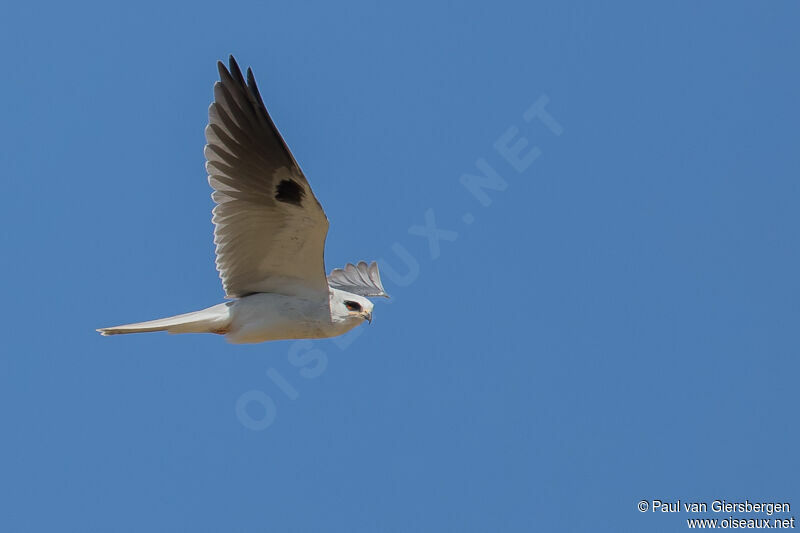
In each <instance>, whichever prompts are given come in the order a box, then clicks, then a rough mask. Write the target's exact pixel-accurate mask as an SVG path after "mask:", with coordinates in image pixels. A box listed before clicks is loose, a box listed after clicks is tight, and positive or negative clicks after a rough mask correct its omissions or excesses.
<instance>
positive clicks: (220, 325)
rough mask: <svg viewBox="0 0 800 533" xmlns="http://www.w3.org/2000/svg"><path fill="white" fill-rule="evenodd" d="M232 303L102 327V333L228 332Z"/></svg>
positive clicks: (105, 334) (104, 334)
mask: <svg viewBox="0 0 800 533" xmlns="http://www.w3.org/2000/svg"><path fill="white" fill-rule="evenodd" d="M230 304H231V302H226V303H222V304H218V305H215V306H213V307H209V308H208V309H203V310H200V311H193V312H191V313H186V314H183V315H176V316H171V317H167V318H159V319H158V320H149V321H147V322H137V323H135V324H123V325H121V326H113V327H109V328H100V329H98V330H97V331H98V332H99V333H100V335H103V336H108V335H122V334H124V333H145V332H149V331H166V332H169V333H227V330H228V328H229V326H230V323H231V316H230Z"/></svg>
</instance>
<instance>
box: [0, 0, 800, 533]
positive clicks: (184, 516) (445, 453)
mask: <svg viewBox="0 0 800 533" xmlns="http://www.w3.org/2000/svg"><path fill="white" fill-rule="evenodd" d="M648 4H649V5H644V4H643V3H640V2H615V3H611V4H609V3H603V5H600V4H599V3H590V2H550V3H540V2H517V3H505V2H491V3H435V4H430V3H405V4H404V6H403V7H394V8H386V7H379V6H376V5H374V4H373V3H366V2H365V3H347V4H344V5H341V4H331V3H323V2H316V3H300V2H298V3H288V2H281V3H252V4H246V3H236V2H233V3H231V4H230V5H228V6H223V5H222V4H220V3H218V2H216V3H210V2H191V3H190V2H174V3H168V2H160V3H149V2H137V3H128V4H124V5H117V4H115V3H111V2H103V3H97V4H87V3H80V2H79V3H55V2H50V3H47V2H45V3H36V2H33V3H28V4H25V5H23V4H22V3H15V4H13V5H12V4H10V5H7V6H6V7H5V14H4V16H3V18H2V20H0V44H1V45H2V50H3V51H4V55H5V62H4V78H5V81H4V83H3V84H2V87H0V96H2V98H0V110H2V116H3V125H4V127H3V128H2V129H0V146H2V149H0V164H1V165H2V169H3V171H2V176H3V178H2V179H3V184H4V189H5V191H6V201H5V214H6V224H5V225H4V229H3V230H2V232H1V233H0V235H1V236H2V247H3V249H4V250H5V256H4V258H5V259H4V260H3V261H2V264H0V269H2V270H1V271H0V273H2V279H4V280H5V282H4V284H3V296H4V300H5V302H6V303H5V305H3V306H2V310H0V318H2V321H3V324H4V326H5V332H4V336H3V339H4V340H3V343H2V346H3V355H2V357H0V415H1V416H2V420H3V425H4V431H3V438H2V439H0V457H2V459H0V472H2V473H1V474H0V501H2V508H3V511H2V519H0V520H2V522H3V527H2V529H3V530H7V531H81V532H86V531H193V532H200V531H242V532H250V531H253V532H255V531H270V532H279V531H291V532H307V531H309V532H310V531H348V532H353V531H364V532H377V531H380V532H383V531H386V532H394V531H398V532H406V531H436V532H440V531H539V530H541V531H679V530H683V529H684V528H685V527H686V524H685V520H686V518H687V517H690V516H689V515H687V514H685V513H682V514H662V513H652V512H647V513H640V512H639V511H637V510H636V504H637V502H638V501H640V500H642V499H648V500H652V499H656V498H658V499H662V500H665V501H667V500H670V501H673V500H677V499H681V500H682V501H693V500H697V501H706V502H709V503H710V502H711V501H712V500H714V499H727V500H729V501H739V500H744V499H745V498H748V499H750V500H751V501H762V500H771V501H781V502H783V501H788V502H790V503H791V504H792V505H793V506H800V488H799V487H798V483H797V476H796V473H797V471H798V469H799V468H800V462H799V461H798V454H797V450H798V449H799V448H800V433H798V429H797V407H798V401H799V400H800V393H799V392H798V388H797V376H798V373H799V372H800V361H799V360H798V356H799V355H800V353H798V347H799V345H800V342H799V339H798V333H797V332H798V327H797V325H798V320H800V303H798V301H800V281H798V272H799V271H800V254H799V253H798V250H799V249H800V248H799V246H800V234H799V233H798V228H800V210H798V204H799V203H800V185H798V173H797V169H798V166H799V164H800V157H798V154H799V153H800V152H799V151H798V150H797V146H798V141H800V134H798V123H800V106H798V103H797V96H798V94H800V75H799V74H800V73H799V72H798V67H797V61H796V56H797V50H798V49H799V47H798V45H800V36H799V35H798V32H797V31H796V30H797V28H796V26H797V24H796V22H797V20H798V15H800V9H798V7H797V4H796V3H793V2H770V3H758V2H705V3H702V5H699V4H697V3H694V2H670V3H663V4H661V5H654V4H652V3H648ZM230 53H233V54H235V55H236V57H237V58H238V60H239V61H240V63H241V64H242V65H247V66H252V67H253V69H254V71H255V74H256V77H257V79H258V81H259V84H260V87H261V93H262V95H263V96H264V99H265V101H266V104H267V107H268V108H269V109H270V111H271V113H272V116H273V118H274V119H275V121H276V123H277V125H278V127H279V128H280V129H281V131H282V132H283V134H284V137H285V138H286V140H287V142H288V144H289V145H290V147H291V148H292V150H293V152H294V155H295V156H296V158H297V159H298V161H299V162H300V164H301V166H302V167H303V169H304V171H305V173H306V174H307V176H308V178H309V180H310V182H311V184H312V186H313V188H314V191H315V193H316V195H317V197H318V198H319V199H320V201H321V203H322V205H323V206H324V207H325V210H326V212H327V214H328V217H329V219H330V221H331V231H330V233H329V235H328V241H327V249H326V260H327V266H328V268H329V269H330V268H334V267H337V266H342V265H343V264H344V263H346V262H348V261H355V260H359V259H367V260H373V259H375V260H379V261H380V262H381V266H382V267H383V272H384V282H385V284H386V287H387V290H388V291H389V292H390V293H391V294H392V296H393V299H392V300H391V301H390V302H388V303H384V302H378V304H377V305H376V310H375V320H374V321H373V324H372V325H371V326H369V327H367V326H364V327H362V328H360V329H358V330H356V334H355V335H351V336H348V337H344V338H343V339H340V340H338V341H331V340H326V341H315V342H314V343H312V344H311V345H305V344H303V345H296V344H294V343H292V342H275V343H268V344H261V345H255V346H232V345H228V344H226V343H225V341H224V339H222V338H220V337H217V336H200V335H181V336H167V335H162V334H158V335H156V334H153V335H141V336H125V337H115V338H101V337H100V336H99V335H97V334H96V333H95V332H94V328H96V327H100V326H107V325H112V324H117V323H122V322H130V321H138V320H145V319H150V318H157V317H160V316H165V315H170V314H176V313H181V312H186V311H190V310H193V309H197V308H201V307H205V306H208V305H212V304H214V303H216V302H218V301H220V300H221V298H222V291H221V287H220V283H219V280H218V278H217V274H216V272H215V270H214V264H213V245H212V238H211V233H212V226H211V221H210V210H211V207H212V203H211V199H210V189H209V187H208V185H207V183H206V177H205V173H204V169H203V163H204V160H203V152H202V148H203V144H204V137H203V128H204V126H205V123H206V119H207V115H206V113H207V107H208V105H209V103H210V101H211V97H212V91H211V87H212V84H213V83H214V81H215V80H216V75H217V74H216V68H215V62H216V61H217V60H218V59H224V58H226V57H227V55H228V54H230ZM537 102H539V103H540V104H543V102H546V105H545V107H544V109H546V111H547V112H548V116H549V120H542V117H543V116H544V115H541V114H539V115H537V116H533V117H531V116H530V115H529V116H528V118H529V119H530V120H526V118H525V116H524V115H525V112H526V110H528V109H529V108H530V107H531V106H532V105H534V104H536V103H537ZM517 142H522V143H527V144H525V145H524V146H523V145H518V146H516V148H511V150H512V152H514V153H517V154H518V156H519V157H521V158H522V161H519V160H517V162H516V168H515V164H512V163H511V162H510V161H512V160H514V156H513V155H509V154H508V153H506V154H505V156H504V155H503V150H504V149H503V146H505V147H509V146H511V147H514V146H515V143H517ZM506 150H509V148H506ZM481 165H482V166H483V168H484V169H485V168H487V166H488V167H489V168H491V169H492V170H493V171H494V172H496V173H497V176H498V177H499V179H500V180H501V182H502V183H503V184H504V187H499V188H501V189H502V190H492V189H481V191H483V193H484V194H485V196H483V195H482V194H477V195H476V194H474V191H472V192H470V190H469V189H468V188H466V187H465V186H464V185H463V183H462V182H463V180H464V178H462V176H464V175H465V174H466V175H475V174H478V172H479V170H478V169H479V167H480V166H481ZM467 180H469V178H467ZM496 183H500V181H496ZM431 215H432V216H433V218H434V219H435V227H436V228H438V231H444V232H445V233H437V235H439V237H440V239H436V240H435V241H434V242H430V241H429V239H428V238H426V236H425V235H426V234H427V232H420V231H417V230H415V229H413V228H414V227H420V226H425V223H426V216H428V217H430V216H431ZM466 215H471V218H470V217H467V218H466V220H471V223H469V224H468V223H466V222H465V216H466ZM429 222H430V220H429ZM419 233H423V235H420V234H419ZM409 265H410V266H409ZM291 350H296V352H295V354H296V355H299V356H300V357H302V356H306V357H309V359H308V360H301V359H297V358H296V357H292V356H291V355H290V352H291ZM310 350H315V351H313V352H312V351H310ZM237 402H238V403H239V404H240V406H242V405H244V407H243V408H242V409H240V410H238V411H237ZM259 402H260V403H259ZM265 406H266V408H265ZM259 421H260V422H261V423H260V424H258V422H259ZM254 427H260V428H261V429H260V430H259V429H253V428H254ZM797 508H800V507H797ZM792 514H794V511H793V512H792ZM702 516H709V517H717V518H725V517H727V516H728V515H725V514H724V513H723V514H721V515H720V514H718V515H714V514H713V513H708V514H707V515H702ZM736 516H737V517H743V516H750V515H736ZM759 516H762V517H763V516H764V515H759Z"/></svg>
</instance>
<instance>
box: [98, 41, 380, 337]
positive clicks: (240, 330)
mask: <svg viewBox="0 0 800 533" xmlns="http://www.w3.org/2000/svg"><path fill="white" fill-rule="evenodd" d="M217 66H218V68H219V76H220V81H218V82H216V83H215V84H214V102H213V103H212V104H211V107H209V109H208V126H207V127H206V141H207V142H208V144H206V148H205V156H206V171H207V172H208V182H209V184H210V185H211V187H212V188H213V189H214V192H213V194H212V195H211V197H212V198H213V199H214V202H215V203H216V204H217V205H216V206H215V207H214V211H213V219H212V220H213V222H214V244H216V254H217V270H218V271H219V277H220V278H221V279H222V285H223V287H224V289H225V296H226V297H227V298H231V299H232V300H231V301H228V302H224V303H221V304H218V305H215V306H213V307H209V308H208V309H203V310H201V311H195V312H193V313H187V314H185V315H178V316H173V317H169V318H162V319H159V320H151V321H149V322H139V323H136V324H126V325H123V326H115V327H110V328H102V329H98V330H97V331H99V332H100V333H101V334H103V335H117V334H121V333H140V332H146V331H168V332H169V333H217V334H221V335H225V336H226V338H227V339H228V340H229V341H230V342H234V343H253V342H264V341H271V340H280V339H314V338H323V337H334V336H336V335H341V334H343V333H346V332H347V331H349V330H351V329H352V328H354V327H356V326H358V325H359V324H361V323H363V322H364V321H365V320H367V321H370V322H371V321H372V302H370V301H369V300H368V299H367V298H366V297H378V296H383V297H387V298H388V295H387V294H386V292H385V291H384V290H383V285H382V284H381V278H380V275H379V274H378V265H377V264H376V263H372V264H370V265H367V264H366V263H365V262H363V261H362V262H360V263H358V264H357V265H352V264H348V265H347V266H346V267H345V268H344V269H335V270H333V271H332V272H331V273H330V275H329V276H327V277H326V276H325V263H324V260H323V254H324V248H325V236H326V235H327V233H328V219H327V217H326V216H325V212H324V211H323V210H322V206H321V205H320V204H319V202H318V201H317V199H316V198H315V197H314V193H313V192H311V186H310V185H309V184H308V181H307V180H306V177H305V176H304V175H303V172H302V171H301V170H300V167H299V166H298V164H297V162H296V161H295V159H294V157H293V156H292V153H291V152H290V151H289V148H288V147H287V146H286V143H285V142H284V141H283V138H282V137H281V135H280V133H278V129H277V128H276V127H275V124H274V123H273V122H272V119H271V118H270V116H269V113H267V109H266V107H264V102H263V101H262V100H261V95H260V94H259V92H258V87H257V86H256V80H255V78H254V77H253V72H252V71H251V70H250V69H247V81H246V82H245V78H244V76H242V71H241V70H239V65H237V64H236V60H235V59H234V58H233V56H231V57H230V71H229V70H228V69H227V68H225V65H224V64H223V63H222V62H218V63H217Z"/></svg>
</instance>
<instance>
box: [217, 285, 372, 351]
mask: <svg viewBox="0 0 800 533" xmlns="http://www.w3.org/2000/svg"><path fill="white" fill-rule="evenodd" d="M231 318H232V320H231V327H230V331H229V332H228V334H227V335H226V338H227V339H228V341H230V342H232V343H235V344H242V343H257V342H264V341H272V340H285V339H318V338H324V337H333V336H336V335H341V334H343V333H346V332H347V331H349V330H350V329H352V328H353V327H354V326H356V325H358V324H357V322H348V323H342V322H337V323H334V322H333V321H332V320H331V312H330V304H329V301H328V299H325V300H324V301H312V300H305V299H300V298H297V297H292V296H285V295H282V294H270V293H259V294H253V295H250V296H245V297H244V298H241V299H239V300H236V301H235V302H234V304H233V306H232V307H231Z"/></svg>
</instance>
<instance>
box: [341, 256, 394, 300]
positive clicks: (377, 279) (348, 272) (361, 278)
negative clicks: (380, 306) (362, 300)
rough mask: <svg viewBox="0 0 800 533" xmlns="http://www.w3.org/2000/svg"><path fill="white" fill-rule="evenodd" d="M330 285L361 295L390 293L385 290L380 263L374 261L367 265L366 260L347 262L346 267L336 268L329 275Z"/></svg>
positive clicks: (374, 295)
mask: <svg viewBox="0 0 800 533" xmlns="http://www.w3.org/2000/svg"><path fill="white" fill-rule="evenodd" d="M328 285H330V286H331V287H333V288H334V289H339V290H342V291H347V292H352V293H353V294H358V295H360V296H366V297H368V298H374V297H378V296H383V297H384V298H388V297H389V295H388V294H386V291H385V290H383V284H382V283H381V275H380V273H379V272H378V263H375V262H374V261H373V262H372V263H370V264H369V265H367V264H366V263H365V262H364V261H361V262H360V263H358V265H353V264H350V263H347V265H345V267H344V268H335V269H333V270H332V271H331V273H330V274H329V275H328Z"/></svg>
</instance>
